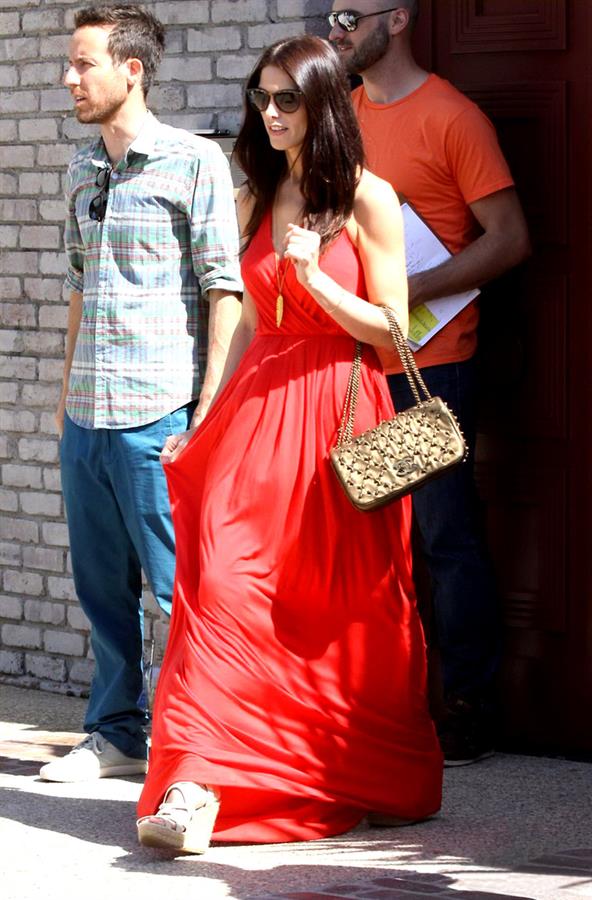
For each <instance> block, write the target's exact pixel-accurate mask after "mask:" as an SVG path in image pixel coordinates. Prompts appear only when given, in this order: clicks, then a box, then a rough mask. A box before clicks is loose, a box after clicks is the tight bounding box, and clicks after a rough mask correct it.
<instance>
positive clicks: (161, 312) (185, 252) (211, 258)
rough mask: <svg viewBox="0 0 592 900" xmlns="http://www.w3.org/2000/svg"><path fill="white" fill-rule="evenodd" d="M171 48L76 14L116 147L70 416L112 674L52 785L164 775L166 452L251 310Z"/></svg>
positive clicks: (82, 158)
mask: <svg viewBox="0 0 592 900" xmlns="http://www.w3.org/2000/svg"><path fill="white" fill-rule="evenodd" d="M163 50H164V29H163V27H162V25H161V23H160V22H159V21H158V20H157V19H156V18H154V16H152V15H151V14H150V13H148V12H147V11H145V10H143V9H142V8H141V7H138V6H134V5H123V4H121V5H114V6H110V7H105V6H91V7H86V8H84V9H82V10H81V11H80V12H78V13H77V15H76V17H75V31H74V34H73V37H72V41H71V47H70V61H69V67H68V69H67V72H66V75H65V77H64V84H65V85H66V87H68V88H69V90H70V92H71V94H72V97H73V100H74V104H75V109H76V116H77V118H78V120H79V121H80V122H84V123H97V124H99V125H100V137H99V138H98V139H97V140H96V141H95V142H94V143H92V144H91V145H90V146H89V147H86V148H84V149H82V150H80V151H79V152H78V153H77V154H76V155H75V156H74V159H73V160H72V162H71V164H70V167H69V170H68V214H67V222H66V251H67V255H68V273H67V277H66V284H67V285H68V287H69V288H70V290H71V300H70V309H69V318H68V333H67V339H66V358H65V367H64V386H63V391H62V397H61V400H60V404H59V407H58V411H57V416H56V421H57V426H58V431H59V433H60V435H61V437H62V440H61V465H62V482H63V490H64V499H65V504H66V511H67V516H68V526H69V531H70V545H71V551H72V565H73V571H74V580H75V584H76V590H77V592H78V596H79V599H80V603H81V606H82V608H83V610H84V612H85V613H86V615H87V617H88V618H89V620H90V622H91V626H92V632H91V640H92V647H93V652H94V656H95V676H94V679H93V683H92V688H91V694H90V700H89V704H88V709H87V714H86V718H85V723H84V728H85V731H87V732H88V737H87V738H85V740H84V741H83V742H82V743H81V744H80V745H79V746H78V747H75V748H74V749H73V750H72V751H71V752H70V753H68V754H67V756H65V757H63V758H62V759H60V760H56V761H55V762H52V763H49V764H47V765H45V766H43V768H42V769H41V772H40V775H41V777H42V778H45V779H46V780H49V781H79V780H88V779H92V778H101V777H103V778H104V777H107V776H110V775H124V774H134V773H141V772H145V771H146V767H147V762H146V735H145V730H144V725H145V722H146V712H145V709H144V708H143V705H142V704H141V703H140V695H141V693H142V645H143V612H142V605H141V592H142V581H141V570H142V568H143V569H144V572H145V573H146V576H147V578H148V581H149V583H150V586H151V589H152V591H153V593H154V596H155V597H156V600H157V602H158V603H159V605H160V607H161V608H162V609H163V610H164V611H165V612H166V613H170V608H171V596H172V586H173V576H174V536H173V529H172V522H171V516H170V509H169V503H168V494H167V488H166V481H165V478H164V474H163V471H162V467H161V464H160V460H159V455H160V451H161V449H162V447H163V445H164V443H165V441H166V439H167V437H169V436H170V435H172V434H178V433H179V432H187V435H186V436H185V437H184V439H183V442H184V441H185V440H187V439H188V437H189V436H190V434H191V432H192V430H193V429H195V428H196V427H197V426H198V425H199V423H200V422H201V420H202V419H203V417H204V416H205V414H206V412H207V410H208V407H209V405H210V403H211V401H212V399H213V396H214V394H215V391H216V388H217V385H218V382H219V380H220V377H221V374H222V369H223V366H224V362H225V359H226V354H227V350H228V345H229V342H230V338H231V336H232V333H233V331H234V327H235V325H236V323H237V321H238V316H239V313H240V303H239V297H238V294H239V292H240V290H241V282H240V272H239V268H238V235H237V226H236V219H235V212H234V201H233V193H232V183H231V179H230V173H229V169H228V164H227V162H226V160H225V158H224V156H223V154H222V151H221V150H220V148H219V147H218V146H217V145H216V144H215V143H213V142H211V141H208V140H206V139H205V138H199V137H196V136H194V135H192V134H190V133H189V132H186V131H182V130H180V129H177V128H171V127H170V126H167V125H164V124H162V123H160V122H158V121H157V119H156V118H155V117H154V116H153V115H152V114H151V113H150V112H149V111H148V109H147V107H146V93H147V91H148V88H149V87H150V83H151V81H152V78H153V76H154V73H155V72H156V69H157V67H158V63H159V62H160V59H161V56H162V53H163Z"/></svg>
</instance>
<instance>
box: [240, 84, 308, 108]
mask: <svg viewBox="0 0 592 900" xmlns="http://www.w3.org/2000/svg"><path fill="white" fill-rule="evenodd" d="M247 98H248V100H249V103H250V104H251V106H253V107H254V108H255V109H256V110H258V111H259V112H265V110H266V109H267V107H268V106H269V101H270V100H272V99H273V102H274V104H275V106H277V108H278V109H280V110H281V111H282V112H285V113H293V112H296V110H297V109H298V107H299V106H300V103H301V102H302V91H298V90H296V89H295V88H294V89H289V90H285V91H276V92H275V93H274V94H270V93H269V91H265V90H263V88H249V90H248V91H247Z"/></svg>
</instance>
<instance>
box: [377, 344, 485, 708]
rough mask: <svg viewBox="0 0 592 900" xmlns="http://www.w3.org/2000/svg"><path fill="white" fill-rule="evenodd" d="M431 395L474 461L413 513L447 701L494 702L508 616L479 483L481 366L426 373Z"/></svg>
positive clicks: (394, 386)
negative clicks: (453, 419)
mask: <svg viewBox="0 0 592 900" xmlns="http://www.w3.org/2000/svg"><path fill="white" fill-rule="evenodd" d="M422 375H423V378H424V380H425V382H426V385H427V387H428V390H429V391H430V393H431V394H432V395H434V396H439V397H442V399H443V400H444V401H445V402H446V403H447V404H448V405H449V407H450V408H451V409H452V410H453V412H454V413H455V414H456V416H457V418H458V420H459V422H460V426H461V429H462V431H463V433H464V435H465V438H466V440H467V442H468V445H469V458H468V459H467V460H466V461H465V462H464V463H462V465H460V466H458V467H457V468H455V469H453V470H452V471H451V472H449V473H448V474H446V475H443V476H442V477H441V478H438V479H436V480H434V481H432V482H430V483H429V484H427V485H426V486H425V487H423V488H421V489H420V490H419V491H416V492H415V493H414V494H413V513H414V517H415V522H416V525H417V528H418V530H419V534H420V536H421V541H422V545H423V552H424V556H425V561H426V564H427V568H428V571H429V575H430V579H431V589H432V607H433V617H434V623H435V629H436V635H435V637H436V643H437V645H438V647H439V650H440V658H441V667H442V680H443V689H444V696H445V697H450V696H460V697H463V698H465V699H467V700H471V701H477V702H482V701H487V699H488V697H489V696H490V694H491V688H492V681H493V677H494V674H495V671H496V668H497V665H498V660H499V646H500V613H499V605H498V598H497V592H496V587H495V582H494V578H493V571H492V568H491V563H490V561H489V557H488V554H487V550H486V547H485V542H484V537H483V528H482V524H481V516H480V512H479V499H478V496H477V491H476V488H475V483H474V479H473V462H474V449H475V433H476V428H475V399H476V372H475V362H474V360H468V361H466V362H462V363H449V364H445V365H440V366H430V367H428V368H426V369H423V370H422ZM388 382H389V387H390V391H391V396H392V398H393V403H394V405H395V409H397V410H401V409H405V408H407V407H408V406H411V405H412V404H413V402H414V400H413V396H412V394H411V391H410V390H409V386H408V383H407V379H406V378H405V376H404V375H389V376H388Z"/></svg>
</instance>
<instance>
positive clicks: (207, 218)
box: [190, 139, 242, 294]
mask: <svg viewBox="0 0 592 900" xmlns="http://www.w3.org/2000/svg"><path fill="white" fill-rule="evenodd" d="M202 140H203V144H204V147H203V149H202V148H201V147H200V154H199V159H198V161H197V167H196V178H195V185H194V191H193V198H192V203H191V214H190V227H191V258H192V263H193V270H194V272H195V274H196V276H197V279H198V281H199V286H200V290H201V293H202V294H205V293H206V291H209V290H212V289H214V288H218V289H220V290H225V291H242V280H241V275H240V266H239V255H238V254H239V240H238V225H237V220H236V209H235V205H234V192H233V187H232V179H231V176H230V167H229V165H228V162H227V160H226V157H225V156H224V154H223V152H222V150H221V149H220V147H219V146H218V145H217V144H216V143H214V142H213V141H210V140H208V139H202Z"/></svg>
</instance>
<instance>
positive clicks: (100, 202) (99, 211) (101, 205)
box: [88, 165, 113, 222]
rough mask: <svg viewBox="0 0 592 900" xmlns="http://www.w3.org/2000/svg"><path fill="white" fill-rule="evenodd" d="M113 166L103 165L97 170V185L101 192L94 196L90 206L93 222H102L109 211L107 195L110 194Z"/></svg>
mask: <svg viewBox="0 0 592 900" xmlns="http://www.w3.org/2000/svg"><path fill="white" fill-rule="evenodd" d="M112 171H113V170H112V168H111V166H109V165H106V166H103V167H102V168H101V169H99V171H98V172H97V177H96V179H95V186H96V187H98V189H99V193H98V194H97V196H96V197H93V198H92V200H91V201H90V204H89V207H88V217H89V219H92V220H93V222H102V221H103V219H104V218H105V214H106V212H107V196H108V194H109V180H110V178H111V172H112Z"/></svg>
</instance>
